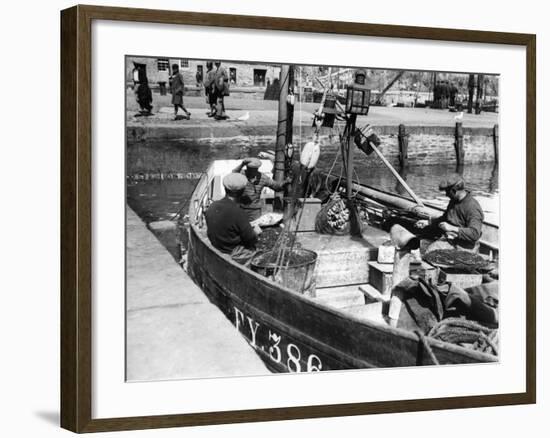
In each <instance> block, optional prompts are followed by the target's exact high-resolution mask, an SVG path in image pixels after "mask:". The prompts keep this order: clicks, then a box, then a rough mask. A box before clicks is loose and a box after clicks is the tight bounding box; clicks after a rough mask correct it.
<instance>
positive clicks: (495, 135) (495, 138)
mask: <svg viewBox="0 0 550 438" xmlns="http://www.w3.org/2000/svg"><path fill="white" fill-rule="evenodd" d="M493 147H494V150H495V163H498V123H497V124H496V125H495V126H493Z"/></svg>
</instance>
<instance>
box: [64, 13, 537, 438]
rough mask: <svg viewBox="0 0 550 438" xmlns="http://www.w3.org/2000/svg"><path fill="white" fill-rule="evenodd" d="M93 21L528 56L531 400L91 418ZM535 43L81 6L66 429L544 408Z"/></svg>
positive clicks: (521, 38)
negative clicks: (478, 47)
mask: <svg viewBox="0 0 550 438" xmlns="http://www.w3.org/2000/svg"><path fill="white" fill-rule="evenodd" d="M94 20H114V21H128V22H148V23H163V24H187V25H195V26H219V27H228V28H245V29H265V30H275V31H277V30H282V31H296V32H316V33H329V34H349V35H359V36H374V37H390V38H412V39H425V40H436V41H454V42H476V43H491V44H504V45H517V46H523V47H525V48H526V59H527V63H526V65H525V69H526V78H527V89H526V96H525V98H526V110H527V114H526V120H527V126H526V133H527V137H526V144H527V151H526V154H527V169H526V171H527V173H526V174H527V193H526V202H527V211H526V224H527V225H526V227H527V236H526V242H527V246H526V255H527V257H526V260H527V266H526V278H527V283H526V291H527V296H526V312H527V318H526V334H527V337H526V340H525V342H526V361H525V363H526V382H525V383H526V391H525V392H522V393H510V394H497V395H490V394H488V395H482V396H466V397H448V398H434V399H418V400H406V401H384V402H368V403H346V404H337V405H323V406H302V407H289V408H275V409H252V410H244V411H243V410H242V411H229V412H207V413H196V414H181V415H160V416H140V417H128V418H105V419H103V418H102V419H93V418H92V414H91V413H92V361H91V351H92V329H91V327H92V287H91V282H92V270H91V263H92V256H91V247H92V232H91V230H92V211H91V209H92V207H91V205H92V187H91V180H92V156H91V141H92V140H91V133H92V113H91V107H92V90H91V71H92V51H91V44H92V35H91V28H92V22H93V21H94ZM535 57H536V37H535V35H531V34H518V33H502V32H486V31H471V30H458V29H439V28H427V27H410V26H395V25H381V24H364V23H344V22H332V21H318V20H301V19H288V18H274V17H258V16H237V15H225V14H207V13H196V12H176V11H165V10H145V9H129V8H111V7H98V6H75V7H72V8H70V9H66V10H64V11H62V12H61V108H62V114H61V426H62V427H63V428H66V429H69V430H71V431H74V432H97V431H115V430H127V429H147V428H161V427H176V426H192V425H207V424H209V425H210V424H222V423H239V422H256V421H273V420H288V419H303V418H317V417H328V416H350V415H365V414H377V413H390V412H391V413H395V412H410V411H424V410H437V409H456V408H471V407H482V406H498V405H514V404H529V403H535V401H536V284H535V281H536V280H535V279H536V234H535V233H536V232H535V230H536V152H535V141H536V67H535Z"/></svg>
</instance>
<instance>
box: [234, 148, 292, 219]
mask: <svg viewBox="0 0 550 438" xmlns="http://www.w3.org/2000/svg"><path fill="white" fill-rule="evenodd" d="M261 165H262V162H261V161H260V159H259V158H245V159H244V160H243V161H242V162H241V164H239V165H238V166H237V167H236V168H235V169H233V172H234V173H239V174H242V173H243V168H244V167H246V169H245V170H244V176H245V177H246V180H247V182H246V187H245V189H244V193H243V195H242V196H241V200H240V205H241V208H242V209H243V210H244V211H245V212H246V214H247V216H248V220H249V221H250V222H252V221H253V220H256V219H258V218H259V217H260V216H261V215H262V202H261V194H262V190H263V189H264V187H269V188H270V189H273V190H274V191H276V192H279V191H281V190H283V188H284V187H285V185H287V184H290V183H291V182H292V179H291V178H287V179H285V180H284V181H283V182H282V183H278V182H276V181H274V180H272V179H271V178H270V177H269V176H267V175H266V174H265V173H261V172H260V167H261Z"/></svg>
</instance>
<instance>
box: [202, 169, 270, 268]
mask: <svg viewBox="0 0 550 438" xmlns="http://www.w3.org/2000/svg"><path fill="white" fill-rule="evenodd" d="M246 185H247V180H246V177H245V176H244V175H242V174H240V173H230V174H229V175H227V176H226V177H225V178H224V179H223V186H224V188H225V198H223V199H220V200H219V201H215V202H213V203H212V204H211V205H210V207H209V208H208V210H207V211H206V214H205V216H206V224H207V226H208V239H210V243H212V245H213V246H214V247H215V248H216V249H218V250H220V251H221V252H223V253H225V254H230V255H231V258H232V259H233V260H235V261H236V262H237V263H240V264H242V265H246V264H247V263H248V262H249V261H250V259H251V258H252V257H253V256H254V254H255V252H256V248H255V245H256V241H257V238H258V235H259V234H261V232H262V230H261V228H260V227H259V226H257V225H255V226H252V225H250V222H249V220H248V217H247V215H246V213H245V212H244V211H243V210H242V209H241V208H239V199H240V197H241V196H242V195H243V192H244V190H245V187H246Z"/></svg>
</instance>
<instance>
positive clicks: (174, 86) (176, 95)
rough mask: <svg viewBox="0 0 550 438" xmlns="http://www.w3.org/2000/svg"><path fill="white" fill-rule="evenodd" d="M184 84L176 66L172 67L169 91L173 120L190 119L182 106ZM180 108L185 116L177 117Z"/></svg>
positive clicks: (189, 115) (188, 113)
mask: <svg viewBox="0 0 550 438" xmlns="http://www.w3.org/2000/svg"><path fill="white" fill-rule="evenodd" d="M184 89H185V84H184V83H183V75H182V74H181V73H180V69H179V66H178V65H177V64H174V65H172V76H171V77H170V91H171V92H172V105H174V120H181V119H182V118H186V119H187V120H189V119H190V118H191V113H190V112H189V111H187V109H186V108H185V107H184V106H183V92H184ZM179 108H181V109H182V110H183V112H184V113H185V116H183V117H182V116H178V109H179Z"/></svg>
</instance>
